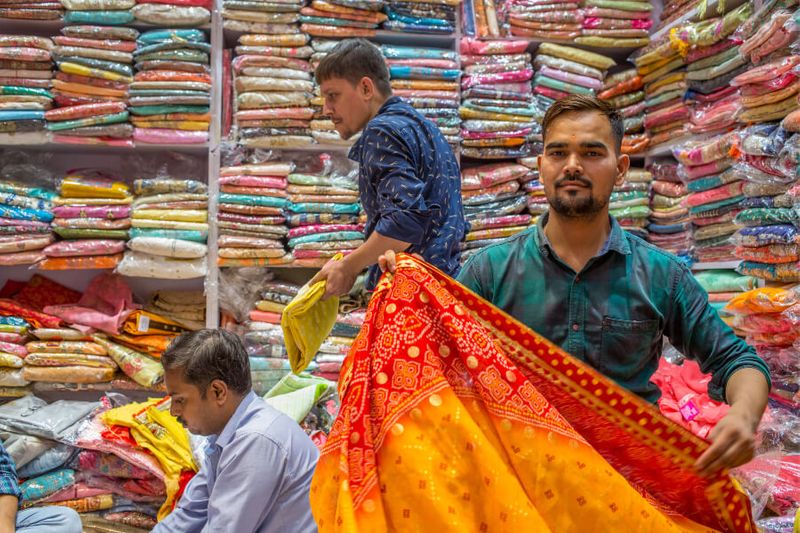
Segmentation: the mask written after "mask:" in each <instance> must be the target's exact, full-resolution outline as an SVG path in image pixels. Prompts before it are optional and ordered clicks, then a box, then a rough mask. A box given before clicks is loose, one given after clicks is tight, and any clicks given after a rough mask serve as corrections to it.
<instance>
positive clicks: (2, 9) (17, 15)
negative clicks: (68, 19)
mask: <svg viewBox="0 0 800 533" xmlns="http://www.w3.org/2000/svg"><path fill="white" fill-rule="evenodd" d="M63 15H64V10H63V6H62V5H61V2H59V1H58V0H4V1H3V2H2V3H0V19H20V20H60V19H61V17H62V16H63Z"/></svg>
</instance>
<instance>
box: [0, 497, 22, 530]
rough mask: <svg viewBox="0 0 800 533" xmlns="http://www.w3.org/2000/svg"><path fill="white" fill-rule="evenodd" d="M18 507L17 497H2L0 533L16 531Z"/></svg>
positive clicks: (0, 499)
mask: <svg viewBox="0 0 800 533" xmlns="http://www.w3.org/2000/svg"><path fill="white" fill-rule="evenodd" d="M18 506H19V500H18V499H17V497H16V496H13V495H11V494H3V495H0V533H13V532H14V531H15V530H16V524H17V507H18Z"/></svg>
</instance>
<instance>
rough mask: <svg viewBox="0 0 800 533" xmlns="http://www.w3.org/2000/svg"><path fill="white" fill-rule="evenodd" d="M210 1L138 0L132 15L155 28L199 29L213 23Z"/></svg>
mask: <svg viewBox="0 0 800 533" xmlns="http://www.w3.org/2000/svg"><path fill="white" fill-rule="evenodd" d="M211 9H212V2H211V1H210V0H136V6H135V7H134V8H133V9H131V14H132V15H133V16H134V17H135V18H136V20H137V21H138V22H144V23H146V24H152V25H154V26H162V27H164V26H166V27H168V28H172V27H182V28H186V27H198V26H204V25H206V24H208V23H209V22H211Z"/></svg>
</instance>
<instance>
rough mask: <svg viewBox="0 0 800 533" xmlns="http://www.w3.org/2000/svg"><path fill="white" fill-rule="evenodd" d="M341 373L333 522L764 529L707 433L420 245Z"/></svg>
mask: <svg viewBox="0 0 800 533" xmlns="http://www.w3.org/2000/svg"><path fill="white" fill-rule="evenodd" d="M341 375H342V378H341V380H340V382H339V389H340V390H339V392H340V396H341V398H342V405H341V409H340V411H339V416H338V417H337V419H336V421H335V423H334V425H333V429H332V431H331V433H330V435H329V438H328V440H327V442H326V444H325V447H324V449H323V452H322V455H321V457H320V460H319V463H318V466H317V469H316V472H315V475H314V479H313V482H312V487H311V506H312V511H313V513H314V518H315V519H316V521H317V524H318V526H319V530H320V532H322V533H327V532H331V531H341V532H351V531H352V532H355V531H359V532H360V531H369V532H370V533H377V532H383V531H403V532H404V533H406V532H409V533H410V532H423V531H424V532H430V531H470V532H472V531H476V532H477V531H536V532H543V531H554V532H566V531H676V532H677V531H697V532H701V531H702V532H706V531H742V532H744V531H755V527H754V525H753V523H752V519H751V515H750V509H749V503H748V501H747V498H746V496H745V495H744V494H742V493H741V492H740V491H738V490H737V488H736V486H735V485H734V483H733V481H731V479H730V478H729V477H728V476H727V475H725V474H718V475H716V476H715V477H713V478H711V479H708V480H706V479H703V478H700V477H699V476H698V475H697V474H696V473H695V471H694V468H693V465H694V462H695V461H696V459H697V458H698V457H699V456H700V455H701V454H702V453H703V451H705V450H706V449H707V447H708V444H707V443H706V442H705V441H703V440H701V439H699V438H697V437H695V436H694V435H692V434H691V433H690V432H689V431H687V430H685V429H683V428H682V427H680V426H679V425H677V424H674V423H672V422H671V421H669V420H668V419H666V418H664V417H663V416H661V414H660V413H659V412H658V410H657V409H655V408H654V407H653V406H652V405H650V404H648V403H646V402H645V401H643V400H642V399H640V398H639V397H637V396H635V395H634V394H632V393H630V392H628V391H626V390H624V389H622V388H621V387H619V386H617V385H616V384H614V383H613V382H612V381H611V380H609V379H607V378H606V377H604V376H602V375H601V374H599V373H598V372H597V371H595V370H594V369H592V368H590V367H588V366H587V365H585V364H584V363H582V362H580V361H578V360H576V359H574V358H572V357H571V356H570V355H568V354H567V353H565V352H564V351H562V350H561V349H559V348H558V347H556V346H554V345H553V344H551V343H549V342H548V341H546V340H545V339H543V338H542V337H540V336H538V335H537V334H536V333H534V332H533V331H531V330H530V329H528V328H526V327H525V326H524V325H523V324H521V323H519V322H517V321H516V320H514V319H513V318H512V317H510V316H508V315H506V314H505V313H503V312H502V311H500V310H498V309H497V308H495V307H493V306H491V305H490V304H488V303H487V302H485V301H484V300H482V299H481V298H480V297H478V296H476V295H475V294H474V293H472V292H470V291H469V290H467V289H466V288H464V287H463V286H461V285H459V284H458V283H457V282H455V281H453V280H451V279H450V278H448V277H447V276H445V275H444V274H442V273H441V272H439V271H438V270H436V269H435V268H433V267H430V266H428V265H426V264H425V263H422V262H420V261H417V260H416V259H413V258H411V257H409V256H407V255H400V256H399V260H398V266H397V272H396V273H395V274H394V275H393V276H390V275H387V276H384V277H383V279H382V280H381V282H380V283H379V285H378V287H377V289H376V291H375V293H374V295H373V297H372V300H371V302H370V306H369V309H368V311H367V317H366V321H365V322H364V327H363V328H362V330H361V333H360V335H359V336H358V338H357V339H356V341H355V342H354V344H353V348H352V350H351V352H350V353H349V354H348V356H347V359H346V360H345V363H344V365H343V367H342V374H341Z"/></svg>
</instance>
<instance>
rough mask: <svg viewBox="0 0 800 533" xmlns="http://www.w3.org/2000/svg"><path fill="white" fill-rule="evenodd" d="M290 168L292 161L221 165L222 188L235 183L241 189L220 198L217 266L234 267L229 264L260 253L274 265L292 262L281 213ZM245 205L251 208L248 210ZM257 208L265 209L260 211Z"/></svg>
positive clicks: (284, 218)
mask: <svg viewBox="0 0 800 533" xmlns="http://www.w3.org/2000/svg"><path fill="white" fill-rule="evenodd" d="M287 161H288V159H287ZM293 169H294V164H293V163H287V164H275V163H271V164H270V163H267V164H265V165H263V166H262V167H260V168H259V166H257V165H236V166H230V167H224V168H223V170H222V174H223V177H222V178H221V181H222V183H223V187H224V186H226V185H229V184H230V185H235V186H236V187H237V188H238V190H239V191H240V192H239V193H238V194H230V193H225V195H224V196H223V197H222V198H221V203H220V206H219V213H218V215H217V217H218V218H217V220H218V224H219V227H220V229H219V237H218V242H217V245H218V247H219V249H220V252H221V253H220V257H219V259H218V261H219V265H220V266H233V265H231V263H234V264H238V263H239V262H240V261H241V260H245V259H257V258H259V255H260V256H261V258H268V259H270V260H272V261H276V262H277V263H275V264H279V263H280V262H283V263H291V261H292V257H291V255H290V254H288V253H287V251H286V249H285V245H284V240H283V238H284V236H285V235H286V234H287V232H288V229H287V227H286V223H285V221H286V217H285V213H284V208H285V207H286V205H287V203H288V198H287V197H288V194H287V193H286V186H287V176H289V174H290V172H291V171H292V170H293ZM250 191H252V192H250ZM246 208H254V210H253V211H250V212H248V210H247V209H246ZM259 208H263V209H265V210H267V212H263V213H262V212H259Z"/></svg>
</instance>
